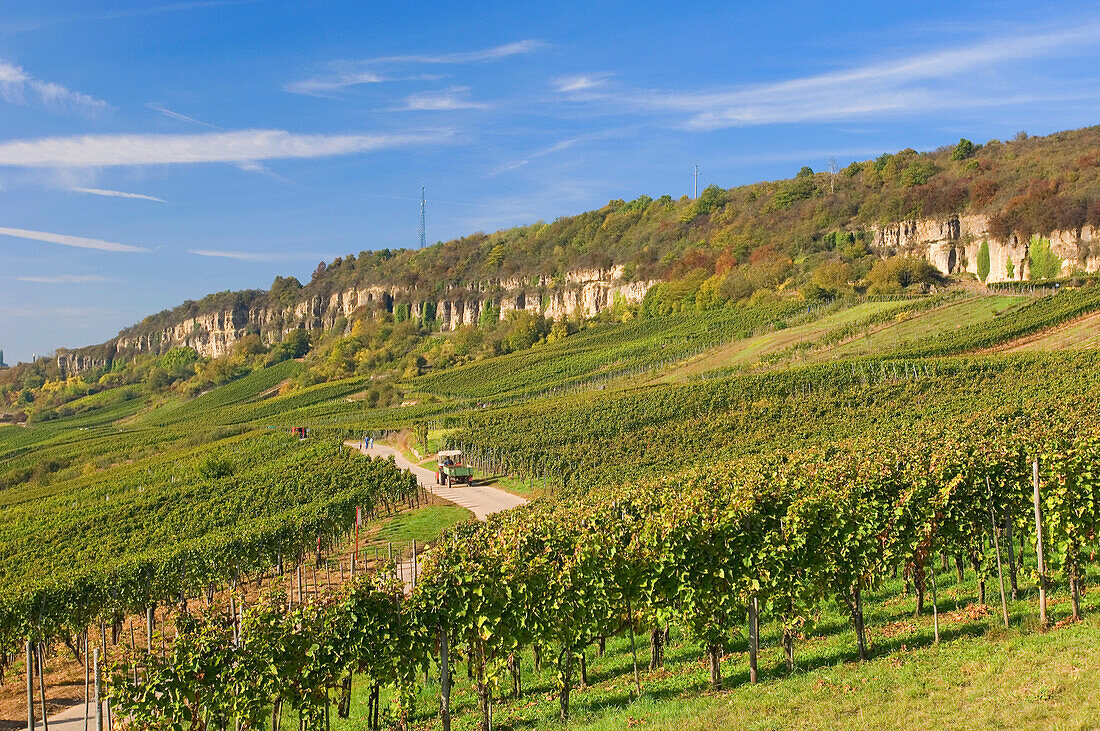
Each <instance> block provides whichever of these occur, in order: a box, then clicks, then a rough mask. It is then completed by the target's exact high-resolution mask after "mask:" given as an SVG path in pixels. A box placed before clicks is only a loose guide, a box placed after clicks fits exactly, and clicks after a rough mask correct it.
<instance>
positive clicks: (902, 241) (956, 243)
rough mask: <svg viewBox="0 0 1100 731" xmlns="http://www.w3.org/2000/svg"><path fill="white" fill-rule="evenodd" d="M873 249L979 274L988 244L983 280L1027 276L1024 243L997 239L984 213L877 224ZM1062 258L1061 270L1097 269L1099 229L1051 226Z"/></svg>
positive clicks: (1064, 272) (949, 270)
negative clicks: (912, 256)
mask: <svg viewBox="0 0 1100 731" xmlns="http://www.w3.org/2000/svg"><path fill="white" fill-rule="evenodd" d="M874 233H875V238H874V244H873V246H874V248H875V250H876V251H877V252H878V253H879V254H881V255H883V256H892V255H895V254H911V255H917V256H921V257H923V258H925V259H927V260H928V261H929V262H931V263H932V264H933V265H935V267H936V268H937V269H939V270H940V271H941V272H943V273H944V274H956V273H960V272H970V273H972V274H978V259H979V251H980V250H981V247H982V243H983V242H985V243H986V245H987V246H988V248H989V276H988V277H987V278H986V280H985V281H986V282H990V283H992V282H1009V281H1026V280H1028V279H1029V278H1030V275H1031V271H1030V264H1029V257H1028V248H1029V246H1030V245H1031V243H1030V241H1026V240H1025V241H1021V240H1020V239H1019V238H1018V237H1017V236H1016V235H1015V234H1013V235H1012V236H1011V237H1010V238H1009V239H1008V240H1000V239H997V238H996V237H994V236H993V235H992V234H991V233H990V227H989V217H988V216H985V215H969V216H951V217H949V218H944V219H928V218H925V219H918V220H915V221H903V222H901V223H894V224H890V225H887V226H881V227H876V228H875V232H874ZM1044 238H1046V239H1048V240H1049V241H1050V248H1051V251H1052V252H1053V253H1054V254H1055V255H1056V256H1057V257H1058V258H1059V259H1061V261H1062V271H1061V273H1062V275H1063V276H1065V275H1070V274H1073V273H1075V272H1096V271H1100V231H1097V229H1096V228H1095V227H1093V226H1088V225H1086V226H1083V227H1082V228H1080V229H1078V230H1076V231H1054V232H1052V233H1051V234H1050V235H1049V236H1046V237H1044Z"/></svg>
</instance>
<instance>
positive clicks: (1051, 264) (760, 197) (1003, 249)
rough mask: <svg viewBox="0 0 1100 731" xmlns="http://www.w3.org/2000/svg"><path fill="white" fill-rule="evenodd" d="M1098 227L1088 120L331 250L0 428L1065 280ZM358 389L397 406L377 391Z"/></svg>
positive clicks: (22, 399) (158, 329)
mask: <svg viewBox="0 0 1100 731" xmlns="http://www.w3.org/2000/svg"><path fill="white" fill-rule="evenodd" d="M1098 224H1100V128H1098V127H1091V128H1086V129H1082V130H1077V131H1073V132H1062V133H1057V134H1054V135H1050V136H1047V137H1041V138H1030V137H1026V136H1025V135H1021V136H1019V137H1018V138H1017V139H1015V140H1012V141H1010V142H1000V141H997V140H991V141H989V142H987V143H985V144H983V145H973V144H971V143H968V142H967V141H965V140H964V141H962V142H960V143H959V144H958V145H955V146H953V147H944V148H941V149H938V150H935V151H932V152H928V153H917V152H915V151H913V150H902V151H901V152H898V153H895V154H884V155H882V156H880V157H878V158H875V159H874V160H868V161H865V162H862V163H853V164H852V165H850V166H849V167H847V168H845V169H844V170H843V171H839V172H838V173H836V174H830V173H814V172H813V171H810V170H809V169H808V168H804V169H803V170H802V171H801V172H800V173H799V174H798V176H796V177H795V178H792V179H789V180H785V181H774V182H767V183H757V184H754V185H748V186H741V187H738V188H733V189H730V190H724V189H720V188H717V187H715V186H711V187H710V188H707V189H706V190H705V191H703V193H702V194H701V195H700V197H699V199H698V200H690V199H687V198H686V197H685V198H681V199H679V200H673V199H672V198H670V197H668V196H663V197H661V198H658V199H651V198H649V197H648V196H642V197H641V198H638V199H636V200H633V201H629V202H625V201H611V202H609V203H608V204H607V205H606V206H604V207H603V208H601V209H599V210H595V211H589V212H587V213H583V214H580V215H577V216H571V217H565V218H561V219H558V220H556V221H554V222H551V223H548V224H547V223H537V224H533V225H531V226H525V227H518V228H513V229H508V230H504V231H498V232H496V233H493V234H489V235H486V234H482V233H477V234H473V235H471V236H467V237H464V238H462V239H457V240H454V241H450V242H446V243H439V244H436V245H434V246H431V247H428V248H427V249H424V250H422V251H410V250H401V251H389V250H383V251H375V252H360V253H359V254H358V255H348V256H346V257H341V258H337V259H336V260H334V261H332V262H328V263H327V264H326V263H322V264H320V265H319V266H318V268H317V270H316V271H315V272H314V276H313V278H312V279H311V281H310V282H308V283H307V284H305V285H302V284H301V283H300V282H298V281H297V280H296V279H294V278H292V277H291V278H282V277H279V278H276V280H275V282H274V283H273V285H272V288H271V289H270V290H268V291H260V290H247V291H241V292H221V293H217V294H213V295H210V296H208V297H205V298H203V299H202V300H200V301H197V302H186V303H184V304H183V305H181V306H179V307H177V308H174V309H172V310H166V311H164V312H161V313H158V314H156V315H152V316H150V317H147V318H145V320H143V321H142V322H141V323H138V324H136V325H134V326H132V327H130V328H127V329H125V330H123V331H122V332H121V333H120V334H119V336H118V338H116V339H114V340H112V341H110V342H108V343H105V344H103V345H99V346H92V347H88V348H82V349H78V350H74V351H60V352H59V353H58V355H57V358H56V360H46V359H43V360H41V361H39V362H38V363H35V364H32V365H29V366H26V365H25V366H20V367H17V368H13V369H7V370H4V371H3V372H2V373H0V399H2V400H3V409H4V410H5V411H7V412H8V416H7V417H6V418H7V419H8V420H13V419H14V420H18V419H20V418H26V416H28V415H33V414H35V413H38V412H41V413H42V415H43V417H44V418H52V415H53V414H54V413H55V411H54V410H56V409H58V408H62V407H64V405H65V404H67V403H69V402H71V401H73V400H74V399H79V398H82V397H85V396H87V395H89V394H93V393H98V392H100V391H103V390H106V389H110V388H113V387H115V386H121V385H128V384H136V383H144V384H147V385H148V384H150V383H152V384H153V386H154V388H155V389H161V390H163V389H168V390H174V391H177V392H183V393H188V394H195V393H199V392H202V391H203V390H207V389H209V388H210V387H212V386H215V385H218V384H221V383H226V382H228V381H230V380H233V379H234V378H237V377H239V376H240V375H242V374H243V373H246V372H248V371H250V370H251V369H252V368H254V367H255V366H256V365H257V364H262V363H272V362H278V361H279V360H281V359H284V358H288V357H291V358H298V357H302V356H309V360H310V368H309V369H308V371H307V372H306V373H305V374H303V375H302V377H301V381H300V383H299V385H309V384H310V383H315V382H318V381H325V380H332V379H339V378H346V377H350V376H355V375H358V376H375V377H383V378H385V377H389V378H391V379H392V378H402V377H408V376H410V375H415V374H422V373H427V372H432V371H436V370H441V369H446V368H449V367H451V366H454V365H459V364H462V363H465V362H470V361H475V360H480V359H484V358H487V357H493V356H496V355H501V354H504V353H509V352H513V351H519V350H524V349H526V348H529V347H531V346H532V345H533V344H536V343H539V342H550V341H553V340H560V339H561V338H564V337H569V336H570V335H571V334H573V333H575V332H577V331H578V330H579V329H582V328H583V327H584V326H585V324H586V322H589V321H591V320H592V319H593V318H596V319H598V320H604V321H607V320H623V319H628V318H631V317H636V316H642V317H643V318H645V317H653V316H657V315H667V314H672V313H676V312H680V311H688V312H700V313H710V312H713V311H718V310H723V309H728V308H730V307H737V306H743V305H745V304H747V303H760V302H771V303H774V304H776V306H777V307H779V308H780V309H782V308H783V307H785V306H787V305H788V304H789V305H792V306H795V305H796V304H797V303H801V305H804V306H813V305H815V304H817V303H821V302H828V301H830V300H833V299H837V298H845V297H851V296H859V295H866V294H872V295H878V294H894V293H899V292H909V291H917V292H920V291H927V290H928V289H929V288H939V287H941V286H942V284H943V276H944V275H953V276H956V277H961V278H962V279H963V280H974V279H979V280H982V281H988V282H990V283H993V282H1004V281H1009V282H1024V281H1029V280H1030V281H1033V280H1038V279H1044V278H1051V277H1066V276H1070V275H1074V274H1082V273H1088V272H1093V271H1096V270H1097V269H1098V268H1100V257H1098V254H1097V252H1100V239H1098V235H1097V225H1098ZM884 257H886V258H884ZM705 316H708V317H709V315H705ZM436 333H451V334H452V335H451V337H450V338H439V337H435V336H434V335H433V334H436ZM792 345H793V344H792ZM173 351H174V352H173ZM169 353H172V355H171V356H169ZM157 358H167V361H158V360H157ZM72 376H79V378H78V379H76V380H74V379H72V378H71V377H72ZM51 382H55V383H57V384H64V385H62V386H58V387H52V388H46V384H48V383H51ZM377 390H378V393H379V398H381V399H382V400H383V401H393V400H400V397H399V395H398V394H397V392H396V391H394V389H393V387H392V385H391V386H388V387H384V388H381V389H377ZM65 410H66V411H68V410H67V409H65Z"/></svg>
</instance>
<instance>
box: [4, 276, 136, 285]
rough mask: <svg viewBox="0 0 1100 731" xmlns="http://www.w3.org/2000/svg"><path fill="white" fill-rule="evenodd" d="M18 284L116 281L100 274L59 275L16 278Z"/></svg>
mask: <svg viewBox="0 0 1100 731" xmlns="http://www.w3.org/2000/svg"><path fill="white" fill-rule="evenodd" d="M16 279H18V280H19V281H20V282H33V283H35V284H89V283H91V282H117V281H118V280H117V279H111V278H110V277H104V276H103V275H101V274H59V275H58V276H56V277H34V276H26V277H16Z"/></svg>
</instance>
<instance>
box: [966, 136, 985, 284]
mask: <svg viewBox="0 0 1100 731" xmlns="http://www.w3.org/2000/svg"><path fill="white" fill-rule="evenodd" d="M964 141H965V140H964ZM987 277H989V242H988V241H983V242H982V246H981V248H980V249H978V279H980V280H982V281H983V282H984V281H985V280H986V278H987Z"/></svg>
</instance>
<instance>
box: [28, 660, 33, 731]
mask: <svg viewBox="0 0 1100 731" xmlns="http://www.w3.org/2000/svg"><path fill="white" fill-rule="evenodd" d="M27 731H34V650H33V649H32V646H31V641H30V640H27Z"/></svg>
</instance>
